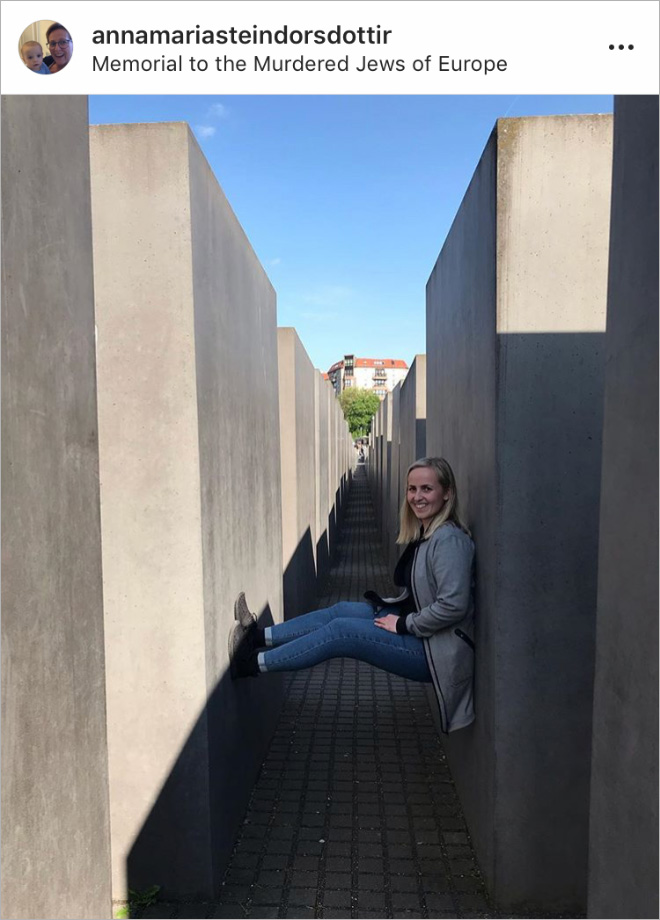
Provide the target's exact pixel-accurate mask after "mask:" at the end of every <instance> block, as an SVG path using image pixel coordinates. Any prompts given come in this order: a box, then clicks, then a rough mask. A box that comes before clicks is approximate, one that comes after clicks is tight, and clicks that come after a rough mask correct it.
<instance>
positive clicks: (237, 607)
mask: <svg viewBox="0 0 660 920" xmlns="http://www.w3.org/2000/svg"><path fill="white" fill-rule="evenodd" d="M234 619H235V620H236V622H237V623H240V624H241V626H242V627H243V629H250V627H252V626H256V625H257V618H256V616H255V615H254V614H253V613H252V612H251V610H250V608H249V607H248V605H247V601H246V600H245V594H244V593H243V592H242V591H241V593H240V594H239V595H238V597H237V598H236V600H235V601H234Z"/></svg>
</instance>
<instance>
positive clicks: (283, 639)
mask: <svg viewBox="0 0 660 920" xmlns="http://www.w3.org/2000/svg"><path fill="white" fill-rule="evenodd" d="M397 543H399V544H406V547H405V550H404V551H403V553H402V555H401V558H400V559H399V562H398V564H397V566H396V569H395V571H394V578H393V580H394V583H395V584H396V585H398V586H399V587H400V588H402V589H403V590H402V592H401V594H400V595H399V596H398V597H380V596H379V595H378V594H376V592H375V591H367V592H366V593H365V595H364V597H365V599H366V601H367V603H364V602H353V601H351V602H343V603H339V604H335V605H334V606H333V607H328V608H325V609H322V610H314V611H312V612H311V613H306V614H303V615H302V616H298V617H294V619H292V620H288V621H287V622H286V623H278V624H276V625H274V626H269V627H266V628H265V629H260V628H259V627H258V625H257V621H256V618H255V617H254V615H253V614H252V613H250V610H249V609H248V606H247V603H246V600H245V595H244V594H242V593H241V594H240V595H239V596H238V598H237V600H236V604H235V608H234V616H235V619H236V621H237V622H236V623H235V624H234V626H233V628H232V631H231V633H230V636H229V660H230V670H231V676H232V677H233V678H240V677H257V676H258V675H260V674H265V673H269V672H271V671H297V670H301V669H304V668H310V667H313V666H314V665H316V664H319V663H320V662H322V661H327V660H328V659H329V658H357V659H358V660H360V661H366V662H367V663H369V664H371V665H374V666H375V667H377V668H382V669H383V670H385V671H389V672H391V673H393V674H398V675H399V676H400V677H406V678H408V679H409V680H415V681H420V682H422V683H432V684H433V688H434V690H435V693H436V697H437V701H438V707H439V710H440V723H441V725H442V729H443V731H445V732H452V731H456V730H457V729H459V728H465V726H467V725H469V724H470V723H471V722H473V721H474V707H473V701H472V698H473V693H472V677H473V670H474V642H473V639H472V633H473V600H472V591H473V574H472V570H473V564H474V544H473V542H472V538H471V537H470V533H469V531H468V529H467V527H466V526H465V525H464V524H463V522H462V521H461V518H460V515H459V507H458V494H457V491H456V480H455V478H454V473H453V471H452V468H451V466H450V465H449V463H447V461H446V460H444V459H443V458H442V457H426V458H424V459H423V460H417V461H416V462H415V463H413V465H412V466H411V467H410V468H409V470H408V472H407V474H406V497H405V500H404V503H403V507H402V509H401V527H400V531H399V537H398V540H397Z"/></svg>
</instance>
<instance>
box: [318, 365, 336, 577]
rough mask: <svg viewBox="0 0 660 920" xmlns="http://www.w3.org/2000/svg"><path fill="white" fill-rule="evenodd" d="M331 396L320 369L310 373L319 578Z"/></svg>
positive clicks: (323, 569) (328, 510) (325, 555)
mask: <svg viewBox="0 0 660 920" xmlns="http://www.w3.org/2000/svg"><path fill="white" fill-rule="evenodd" d="M334 399H335V394H334V390H333V388H332V384H331V383H330V382H329V381H328V380H326V379H324V377H323V374H322V373H321V371H316V372H315V375H314V411H315V418H316V424H315V426H314V455H315V465H316V575H317V578H318V579H319V581H321V580H322V579H323V578H325V576H326V575H327V573H328V570H329V564H330V530H331V526H332V525H331V522H330V516H331V514H332V502H331V501H330V469H329V465H330V440H329V436H330V409H331V404H332V400H334Z"/></svg>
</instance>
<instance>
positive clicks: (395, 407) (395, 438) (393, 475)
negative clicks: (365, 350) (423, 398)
mask: <svg viewBox="0 0 660 920" xmlns="http://www.w3.org/2000/svg"><path fill="white" fill-rule="evenodd" d="M387 402H388V412H389V416H390V419H391V423H392V424H391V430H392V447H391V449H390V459H389V467H388V476H387V483H386V487H385V501H386V509H387V542H386V544H385V550H386V553H387V560H388V564H389V567H390V570H392V571H393V570H394V566H395V565H396V563H397V560H398V558H399V555H400V553H401V550H402V548H401V547H400V546H397V543H396V538H397V536H398V534H399V506H400V504H401V495H402V487H401V481H400V480H401V462H400V457H399V453H400V450H401V414H400V410H401V384H400V383H397V385H396V386H395V387H393V389H392V390H391V391H390V392H389V393H388V394H387Z"/></svg>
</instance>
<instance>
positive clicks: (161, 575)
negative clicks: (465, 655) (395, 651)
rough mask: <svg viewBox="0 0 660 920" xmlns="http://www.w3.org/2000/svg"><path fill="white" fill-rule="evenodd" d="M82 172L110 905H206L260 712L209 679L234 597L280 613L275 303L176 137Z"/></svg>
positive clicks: (207, 180)
mask: <svg viewBox="0 0 660 920" xmlns="http://www.w3.org/2000/svg"><path fill="white" fill-rule="evenodd" d="M91 164H92V206H93V230H94V271H95V285H96V315H97V324H98V347H97V355H98V385H99V442H100V456H101V462H100V470H101V517H102V527H103V575H104V597H105V605H106V657H107V662H108V672H107V673H108V686H107V696H108V747H109V762H110V805H111V827H112V851H113V891H114V894H115V897H122V896H124V895H125V893H126V891H127V889H128V888H129V887H130V888H134V889H137V890H139V889H141V888H144V887H149V886H150V885H153V884H162V885H165V886H166V887H167V893H168V895H169V896H170V897H175V898H176V897H184V896H188V897H190V896H204V897H209V896H212V895H213V894H214V893H215V892H217V891H218V889H219V885H220V882H221V879H222V873H223V869H224V865H225V862H226V859H227V857H228V855H229V852H230V849H231V845H232V842H233V836H234V833H235V830H236V827H237V825H238V822H239V821H240V818H241V815H242V811H243V809H244V807H245V804H246V802H247V798H248V796H249V793H250V790H251V784H252V782H253V780H254V777H255V776H256V772H257V770H258V767H259V764H260V762H261V758H262V756H263V752H264V749H265V745H266V743H267V740H268V737H269V726H268V724H267V723H268V719H265V720H261V721H258V720H254V719H251V718H250V717H249V714H250V713H252V712H253V711H254V710H256V708H259V709H260V710H261V711H263V712H265V713H266V712H268V713H270V714H271V715H272V714H274V713H275V712H276V711H277V703H278V699H279V694H278V685H277V682H274V683H273V682H270V679H269V681H268V682H264V683H263V684H260V685H259V687H248V686H245V685H244V684H243V683H240V684H233V683H232V682H231V681H229V679H228V674H227V664H228V661H227V634H228V631H229V629H230V627H231V625H232V623H233V618H234V617H233V601H234V598H235V597H236V595H237V594H238V592H239V591H240V590H244V591H245V592H246V594H247V599H248V603H249V604H250V606H251V607H252V609H254V610H255V611H256V612H257V613H263V614H264V616H265V617H266V618H267V621H268V622H270V617H271V616H272V617H274V618H275V619H276V620H278V619H281V615H282V596H281V563H282V549H281V546H282V544H281V510H280V509H281V505H280V501H281V499H280V488H281V486H280V452H279V426H278V407H277V392H276V389H275V388H274V387H273V386H272V382H273V379H275V377H276V375H277V365H276V354H277V351H276V349H277V345H276V326H275V295H274V291H273V289H272V287H271V285H270V283H269V281H268V278H267V277H266V275H265V273H264V271H263V269H262V267H261V266H260V264H259V262H258V260H257V258H256V256H255V254H254V252H253V251H252V249H251V247H250V245H249V241H248V240H247V238H246V237H245V234H244V232H243V230H242V228H241V227H240V225H239V223H238V221H237V220H236V217H235V215H234V214H233V212H232V210H231V208H230V206H229V204H228V203H227V201H226V199H225V197H224V195H223V193H222V190H221V189H220V187H219V186H218V184H217V181H216V179H215V177H214V176H213V173H212V171H211V169H210V167H209V166H208V163H207V162H206V160H205V159H204V157H203V155H202V153H201V151H200V149H199V147H198V145H197V143H196V141H195V140H194V138H193V137H192V135H191V133H190V131H189V129H188V127H187V125H185V124H158V125H138V124H136V125H113V126H103V127H96V128H92V129H91ZM266 684H268V686H266ZM245 725H247V726H250V729H249V730H246V729H245Z"/></svg>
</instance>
